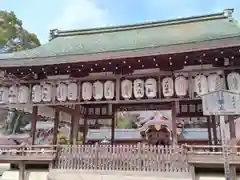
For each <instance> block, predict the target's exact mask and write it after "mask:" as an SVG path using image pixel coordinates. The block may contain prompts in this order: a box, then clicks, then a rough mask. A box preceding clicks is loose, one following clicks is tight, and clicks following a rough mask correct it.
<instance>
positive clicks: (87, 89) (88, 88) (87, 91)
mask: <svg viewBox="0 0 240 180" xmlns="http://www.w3.org/2000/svg"><path fill="white" fill-rule="evenodd" d="M92 93H93V89H92V83H90V82H84V83H83V84H82V99H83V100H84V101H89V100H91V99H92Z"/></svg>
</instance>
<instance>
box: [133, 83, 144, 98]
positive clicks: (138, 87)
mask: <svg viewBox="0 0 240 180" xmlns="http://www.w3.org/2000/svg"><path fill="white" fill-rule="evenodd" d="M144 85H145V83H144V80H142V79H135V80H134V81H133V93H134V96H135V98H137V99H138V98H143V97H144Z"/></svg>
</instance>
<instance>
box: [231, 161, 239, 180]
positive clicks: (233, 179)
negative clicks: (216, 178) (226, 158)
mask: <svg viewBox="0 0 240 180" xmlns="http://www.w3.org/2000/svg"><path fill="white" fill-rule="evenodd" d="M230 179H231V180H237V173H236V166H234V165H230Z"/></svg>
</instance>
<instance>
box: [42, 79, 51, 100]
mask: <svg viewBox="0 0 240 180" xmlns="http://www.w3.org/2000/svg"><path fill="white" fill-rule="evenodd" d="M52 90H53V89H52V85H51V84H49V83H46V84H44V85H43V87H42V100H43V101H44V102H50V101H51V100H52Z"/></svg>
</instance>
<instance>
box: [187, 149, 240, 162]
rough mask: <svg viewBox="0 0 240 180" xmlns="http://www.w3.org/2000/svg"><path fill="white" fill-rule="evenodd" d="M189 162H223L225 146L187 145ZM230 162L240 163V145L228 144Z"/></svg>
mask: <svg viewBox="0 0 240 180" xmlns="http://www.w3.org/2000/svg"><path fill="white" fill-rule="evenodd" d="M185 148H186V150H187V155H188V163H189V164H198V165H199V164H201V165H203V164H212V165H213V164H223V163H224V159H225V158H224V155H223V146H220V145H218V146H202V145H201V146H185ZM226 148H227V151H228V155H227V156H228V162H229V163H230V164H235V165H240V146H227V147H226Z"/></svg>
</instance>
